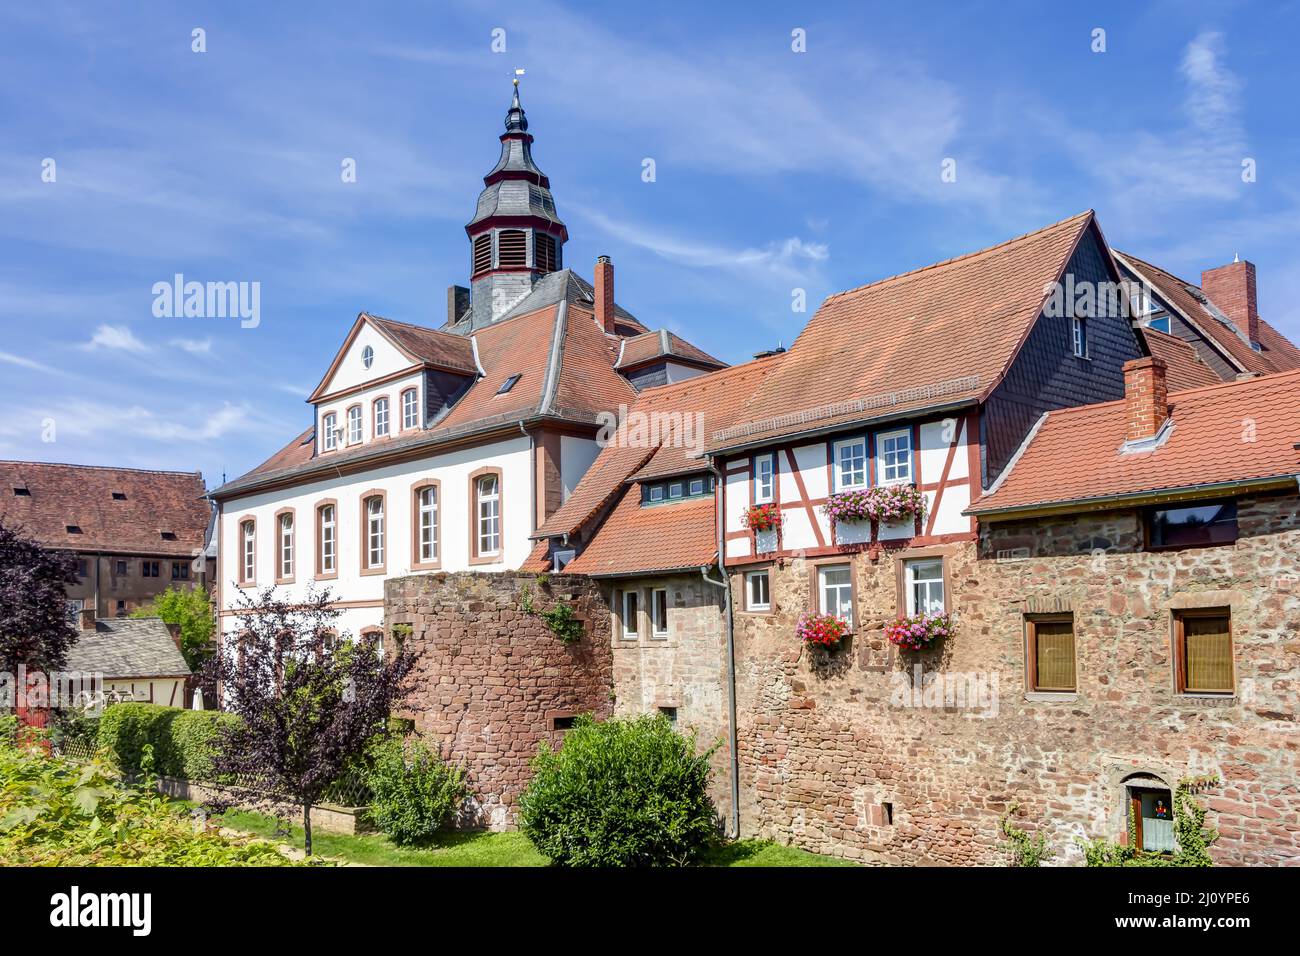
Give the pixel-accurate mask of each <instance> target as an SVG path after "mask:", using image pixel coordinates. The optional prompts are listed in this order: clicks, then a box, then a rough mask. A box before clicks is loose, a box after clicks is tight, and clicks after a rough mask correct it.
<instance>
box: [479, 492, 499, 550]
mask: <svg viewBox="0 0 1300 956" xmlns="http://www.w3.org/2000/svg"><path fill="white" fill-rule="evenodd" d="M488 482H491V486H490V487H491V490H490V491H486V492H485V491H484V490H483V489H484V487H485V485H486V484H487V483H488ZM474 498H475V502H476V505H475V512H476V513H475V516H474V520H475V534H476V535H477V537H478V554H479V556H480V557H490V556H492V555H497V554H500V553H501V480H500V478H498V477H497V476H496V475H480V476H479V477H478V478H475V479H474ZM488 545H491V547H488Z"/></svg>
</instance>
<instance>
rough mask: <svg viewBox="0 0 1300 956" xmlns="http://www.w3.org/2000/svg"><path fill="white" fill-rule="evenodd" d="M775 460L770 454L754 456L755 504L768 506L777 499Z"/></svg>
mask: <svg viewBox="0 0 1300 956" xmlns="http://www.w3.org/2000/svg"><path fill="white" fill-rule="evenodd" d="M774 462H775V459H774V458H773V456H772V455H771V453H768V454H766V455H755V456H754V503H755V504H760V505H762V504H767V503H768V502H769V501H772V500H773V499H774V498H775V497H776V474H775V469H776V466H775V463H774Z"/></svg>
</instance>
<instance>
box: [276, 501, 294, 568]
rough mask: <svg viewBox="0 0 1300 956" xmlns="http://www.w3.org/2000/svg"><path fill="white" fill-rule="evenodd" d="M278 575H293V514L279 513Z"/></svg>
mask: <svg viewBox="0 0 1300 956" xmlns="http://www.w3.org/2000/svg"><path fill="white" fill-rule="evenodd" d="M279 531H280V577H282V578H291V577H293V515H292V514H282V515H280V528H279Z"/></svg>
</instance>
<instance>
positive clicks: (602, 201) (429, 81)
mask: <svg viewBox="0 0 1300 956" xmlns="http://www.w3.org/2000/svg"><path fill="white" fill-rule="evenodd" d="M783 6H785V7H788V8H789V9H788V10H787V9H783ZM1057 6H1064V5H1057V4H1053V5H1050V6H1049V5H1047V4H1042V3H1013V2H1003V3H970V4H962V3H955V2H948V3H919V2H914V3H911V4H892V3H891V4H884V3H843V4H838V3H830V2H823V3H819V4H816V5H810V6H808V7H806V8H803V9H800V5H759V4H749V3H746V4H735V5H731V4H725V3H723V4H700V3H691V4H671V3H667V4H636V5H632V4H601V5H596V4H567V5H566V4H551V3H546V2H530V3H528V4H499V3H498V4H472V3H463V4H462V3H454V2H453V3H439V4H417V3H399V2H385V3H376V4H356V3H347V4H327V3H310V4H309V3H301V4H291V3H284V4H274V5H272V4H265V3H251V2H248V3H245V2H222V3H186V4H184V5H179V4H166V5H164V4H149V3H120V4H119V3H109V2H103V3H83V4H64V3H58V2H51V3H42V4H39V5H33V4H29V5H18V4H10V5H9V7H10V9H5V10H3V11H0V54H2V56H3V62H4V64H5V67H6V69H5V73H6V77H7V78H8V80H9V82H7V83H5V84H4V86H3V88H0V328H2V329H3V333H4V334H3V336H2V337H0V457H4V458H32V459H39V460H47V461H73V462H83V463H90V464H122V465H130V466H139V467H154V468H178V469H187V470H188V469H201V470H202V471H203V473H204V476H205V478H207V479H208V482H209V484H210V485H211V484H215V483H216V482H217V481H219V479H220V477H221V475H222V473H223V472H225V473H227V474H228V475H229V477H231V478H233V477H235V476H237V475H238V474H240V473H242V472H243V471H245V470H247V469H248V468H250V467H252V466H253V465H255V464H257V463H258V462H259V461H261V460H263V459H264V458H266V457H267V456H268V455H270V454H271V453H272V452H273V451H275V450H276V449H277V448H279V447H280V446H281V445H283V444H284V443H285V442H286V441H287V440H288V439H289V438H290V437H292V436H293V435H295V434H297V433H298V432H299V431H301V429H302V428H304V427H305V426H306V424H307V422H308V421H309V414H308V409H307V406H306V405H305V404H304V402H303V399H304V398H305V397H306V395H307V393H308V392H309V391H310V390H311V389H312V387H314V386H315V384H316V383H317V381H318V379H319V378H320V376H321V374H322V373H323V371H324V369H325V367H326V365H327V363H328V361H329V359H330V358H331V357H332V355H333V353H334V351H335V350H336V349H337V347H338V345H339V344H340V342H341V340H342V338H343V336H344V334H345V333H346V331H347V329H348V327H349V326H350V324H351V322H352V321H353V320H354V319H355V317H356V315H357V313H358V312H359V311H361V310H362V309H367V310H371V311H374V312H377V313H379V314H382V315H387V316H390V317H392V318H397V319H402V320H405V321H409V322H417V323H427V324H430V325H437V324H440V323H441V321H442V318H443V313H444V311H445V290H446V287H447V286H448V285H449V284H451V283H462V284H464V283H465V282H466V279H467V273H468V260H469V254H468V248H467V240H466V238H465V234H464V230H463V228H462V227H463V225H464V224H465V222H467V221H468V219H469V218H470V216H471V215H472V212H473V207H474V199H475V197H476V196H477V193H478V191H479V189H480V188H481V186H482V181H481V177H482V176H483V174H484V173H485V172H487V170H488V169H490V168H491V166H492V164H493V163H494V161H495V159H496V155H497V150H498V144H497V141H496V137H497V135H498V134H499V132H500V131H501V123H502V119H503V117H504V113H505V109H506V106H507V104H508V101H509V80H510V76H511V75H512V72H513V70H514V69H515V68H516V67H522V68H524V69H526V70H527V73H526V76H525V78H524V81H523V86H522V88H521V89H522V91H523V102H524V106H525V108H526V110H527V111H528V117H529V122H530V124H531V132H533V133H534V134H535V136H536V138H537V140H536V143H535V145H534V155H535V157H536V159H537V160H538V163H539V165H540V166H541V167H542V169H543V170H545V171H546V173H547V174H548V175H549V176H550V178H551V183H552V188H553V190H554V193H555V197H556V203H557V207H558V209H559V212H560V215H561V216H562V217H563V218H564V219H565V221H566V222H567V224H568V226H569V234H570V241H569V243H568V245H567V247H566V250H565V253H566V262H567V264H568V265H570V266H571V267H574V268H576V269H577V270H578V271H579V272H580V273H581V274H583V275H585V276H588V277H590V275H591V264H592V262H593V261H594V260H595V258H596V256H597V255H600V254H608V255H610V256H612V257H613V259H614V263H615V267H616V275H617V281H616V285H617V290H618V299H619V301H620V303H621V304H622V305H624V306H625V307H627V308H629V309H631V310H632V311H633V312H634V313H636V314H637V315H638V316H639V317H640V318H641V319H642V320H643V321H645V322H646V323H647V324H649V325H651V326H656V327H657V326H667V327H668V328H671V329H673V330H675V331H678V332H679V333H681V334H684V335H686V336H688V337H689V338H691V339H692V340H693V341H695V342H696V343H697V344H699V345H700V346H701V347H703V348H704V349H706V350H708V351H710V352H712V353H714V354H716V355H719V356H720V357H722V358H725V359H727V360H730V361H740V360H743V359H744V358H746V357H747V356H748V355H749V354H750V353H752V352H753V351H755V350H756V349H758V348H761V347H766V346H771V345H775V344H776V343H777V342H778V341H784V342H785V343H787V344H788V343H789V342H790V341H792V340H793V339H794V338H795V336H796V335H797V333H798V331H799V329H800V327H801V326H802V325H803V323H804V322H805V321H806V320H807V318H808V316H809V315H810V314H811V312H812V310H813V309H815V307H816V304H817V303H818V302H820V301H821V300H822V299H823V298H824V297H825V296H826V295H828V294H830V293H832V292H835V291H838V290H842V289H845V288H851V287H853V286H856V285H861V284H863V283H865V282H869V281H872V280H875V279H878V278H881V277H884V276H887V275H891V274H894V273H897V272H900V271H905V270H907V269H911V268H915V267H917V266H921V265H925V264H927V263H930V262H934V261H937V260H940V259H944V258H948V257H950V256H953V255H958V254H960V253H962V252H966V251H969V250H971V249H975V248H979V247H981V246H985V245H989V244H992V243H994V242H998V241H1001V240H1003V239H1006V238H1009V237H1011V236H1014V235H1018V234H1020V233H1023V232H1027V231H1029V230H1032V229H1035V228H1037V227H1039V226H1042V225H1045V224H1047V223H1050V222H1053V221H1056V220H1058V219H1061V218H1064V217H1066V216H1068V215H1071V214H1073V213H1075V212H1078V211H1080V210H1082V209H1086V208H1088V207H1093V208H1096V209H1097V210H1098V214H1099V216H1100V221H1101V224H1102V228H1103V230H1104V231H1105V233H1106V236H1107V238H1108V239H1109V240H1110V242H1111V243H1112V244H1113V245H1114V246H1115V247H1116V248H1119V249H1121V250H1125V251H1130V252H1132V253H1134V254H1136V255H1139V256H1141V257H1142V258H1145V259H1149V260H1153V261H1155V262H1157V263H1159V264H1161V265H1163V266H1164V267H1166V268H1168V269H1170V270H1171V271H1173V272H1175V273H1176V274H1179V275H1182V276H1184V277H1185V278H1189V279H1192V280H1196V279H1197V278H1198V277H1199V275H1200V271H1201V270H1202V269H1203V268H1208V267H1211V266H1214V265H1220V264H1222V263H1224V262H1228V261H1230V260H1231V259H1232V257H1233V255H1234V254H1240V255H1241V256H1242V257H1243V258H1249V259H1251V260H1252V261H1253V262H1255V263H1256V265H1257V266H1258V269H1259V299H1260V308H1261V313H1262V314H1263V315H1264V316H1265V318H1267V319H1269V320H1270V321H1271V322H1273V323H1274V324H1275V325H1277V326H1279V327H1280V328H1281V329H1282V330H1283V331H1284V332H1285V333H1286V334H1287V335H1289V336H1290V337H1291V338H1292V339H1296V340H1300V253H1298V252H1297V250H1300V242H1298V240H1300V127H1298V126H1297V125H1296V123H1295V95H1296V91H1297V90H1300V67H1298V66H1297V58H1296V56H1295V52H1294V51H1295V47H1296V40H1297V39H1298V38H1300V3H1296V2H1290V3H1279V4H1263V3H1253V4H1251V3H1231V2H1216V3H1212V4H1211V3H1205V4H1196V3H1177V4H1174V3H1153V4H1149V5H1145V4H1134V3H1115V4H1106V3H1093V4H1089V5H1088V8H1089V9H1088V10H1087V11H1086V12H1083V11H1080V12H1075V11H1072V10H1071V11H1065V10H1057V9H1054V8H1055V7H1057ZM1072 6H1073V5H1072ZM790 11H796V12H790ZM195 28H202V29H203V30H204V31H205V33H206V46H207V50H206V52H204V53H195V52H193V51H192V49H191V46H192V39H191V37H192V31H193V30H194V29H195ZM497 28H500V29H503V30H505V45H506V50H505V52H504V53H498V52H494V51H493V49H492V42H493V31H494V30H495V29H497ZM796 28H799V29H802V30H804V31H806V52H803V53H796V52H794V51H793V50H792V49H791V45H792V39H791V31H792V30H795V29H796ZM1096 28H1101V29H1103V30H1105V46H1106V49H1105V52H1102V53H1096V52H1093V51H1092V46H1093V31H1094V29H1096ZM345 158H352V159H354V160H355V161H356V169H357V177H356V182H354V183H344V182H343V181H342V177H341V175H340V170H341V163H342V161H343V160H344V159H345ZM646 158H652V159H654V161H655V171H656V178H655V181H654V182H651V183H647V182H644V181H643V180H642V168H643V165H642V164H643V160H644V159H646ZM1243 158H1251V159H1253V160H1254V161H1255V164H1256V169H1257V174H1258V175H1257V181H1255V182H1253V183H1243V182H1242V178H1241V163H1242V160H1243ZM46 159H53V160H54V161H55V165H54V169H55V181H54V182H45V181H43V179H42V170H43V162H44V160H46ZM945 159H954V160H955V161H956V171H957V177H956V181H955V182H943V181H942V178H941V175H940V172H941V164H942V163H943V161H944V160H945ZM176 273H182V274H183V275H184V276H185V277H186V278H187V279H192V280H199V281H236V282H258V283H260V287H261V321H260V324H259V325H258V326H257V327H256V328H241V327H240V323H239V322H238V320H236V319H230V318H157V317H155V316H154V314H153V311H152V305H153V292H152V287H153V284H154V283H156V282H159V281H170V279H171V277H172V276H173V275H174V274H176ZM796 288H802V289H805V290H806V292H807V300H808V304H809V311H808V312H807V313H804V314H798V313H795V312H793V311H792V310H791V296H792V290H793V289H796ZM918 360H919V359H918ZM51 422H52V423H53V429H51V428H50V427H49V425H50V423H51ZM45 439H53V440H52V441H49V440H45Z"/></svg>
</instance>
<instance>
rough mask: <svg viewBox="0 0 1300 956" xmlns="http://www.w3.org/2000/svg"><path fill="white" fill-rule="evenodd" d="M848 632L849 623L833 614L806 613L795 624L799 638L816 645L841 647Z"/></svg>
mask: <svg viewBox="0 0 1300 956" xmlns="http://www.w3.org/2000/svg"><path fill="white" fill-rule="evenodd" d="M848 633H849V625H848V623H847V622H846V621H845V620H844V619H843V618H839V617H836V616H835V615H833V614H805V615H804V616H803V617H801V618H799V623H798V624H797V625H796V626H795V634H797V635H798V636H799V640H801V641H803V642H804V643H805V644H808V645H810V646H815V647H839V645H840V641H842V640H844V638H845V637H847V636H848Z"/></svg>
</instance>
